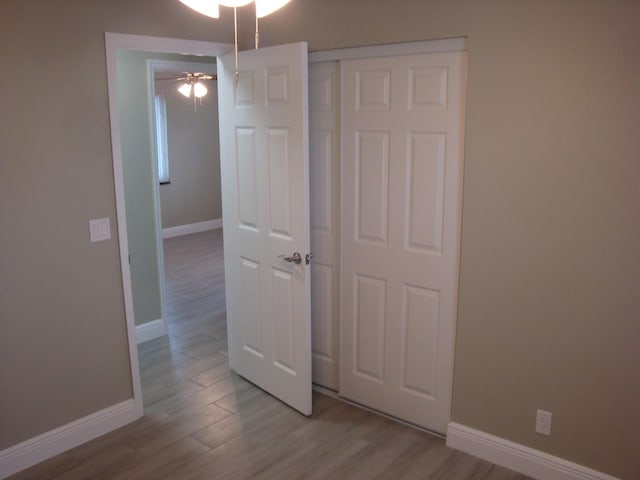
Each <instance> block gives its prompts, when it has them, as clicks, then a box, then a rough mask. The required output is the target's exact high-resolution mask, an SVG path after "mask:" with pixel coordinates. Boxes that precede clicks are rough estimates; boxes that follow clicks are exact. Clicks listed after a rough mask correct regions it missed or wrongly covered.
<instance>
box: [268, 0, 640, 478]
mask: <svg viewBox="0 0 640 480" xmlns="http://www.w3.org/2000/svg"><path fill="white" fill-rule="evenodd" d="M456 36H467V37H468V42H469V43H468V45H469V57H468V58H469V74H468V87H467V89H468V93H467V95H468V97H467V122H466V155H465V180H464V212H463V225H462V232H463V233H462V258H461V260H462V265H461V277H460V299H459V312H458V313H459V315H458V329H457V345H456V357H455V380H454V392H453V394H454V401H453V420H454V421H456V422H459V423H462V424H465V425H468V426H471V427H473V428H477V429H480V430H483V431H486V432H489V433H491V434H495V435H498V436H500V437H504V438H507V439H509V440H513V441H515V442H518V443H521V444H524V445H528V446H530V447H533V448H536V449H540V450H542V451H545V452H549V453H552V454H554V455H558V456H560V457H564V458H566V459H569V460H572V461H575V462H577V463H580V464H583V465H587V466H589V467H592V468H595V469H597V470H601V471H604V472H607V473H609V474H613V475H616V476H619V477H621V478H625V479H635V478H640V460H639V459H638V458H639V457H638V455H637V448H636V447H637V445H640V408H639V405H640V302H638V300H637V299H638V292H637V291H638V288H639V286H640V214H639V211H640V210H639V209H640V186H639V184H640V135H638V128H639V126H640V2H638V1H637V0H630V1H618V0H612V1H606V2H603V1H597V0H592V1H589V0H580V1H579V0H560V1H559V0H529V1H524V0H519V1H513V0H510V1H506V0H431V1H427V0H402V1H393V2H392V1H371V0H350V1H347V2H345V1H342V0H323V1H319V0H318V1H316V0H297V1H294V2H292V3H291V4H290V5H288V6H287V7H286V8H285V9H283V10H282V11H280V12H278V13H277V14H274V15H273V16H271V17H267V18H266V19H264V20H263V21H262V22H261V40H262V43H263V44H265V45H266V44H277V43H283V42H289V41H294V40H307V41H308V42H309V48H310V50H322V49H328V48H339V47H348V46H356V45H364V44H379V43H386V42H400V41H409V40H423V39H430V38H446V37H456ZM536 408H543V409H546V410H550V411H552V412H553V436H552V437H543V436H539V435H536V434H535V433H534V422H535V412H536ZM632 445H633V446H634V447H631V446H632ZM625 446H626V447H625Z"/></svg>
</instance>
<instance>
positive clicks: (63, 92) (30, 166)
mask: <svg viewBox="0 0 640 480" xmlns="http://www.w3.org/2000/svg"><path fill="white" fill-rule="evenodd" d="M223 15H224V18H222V19H221V20H220V21H217V22H216V21H213V20H206V19H204V18H201V17H200V16H198V15H197V14H192V13H191V12H190V11H189V10H188V9H186V8H185V7H183V6H182V5H181V4H180V3H179V2H177V1H172V0H171V1H169V0H166V1H157V0H137V1H135V2H131V1H128V0H114V1H109V2H104V1H99V0H86V1H82V2H78V1H72V0H61V1H56V2H50V1H47V0H2V2H0V54H1V57H2V59H3V60H2V61H3V65H4V67H3V69H2V72H3V74H2V75H0V105H1V106H0V392H1V393H0V450H1V449H4V448H7V447H9V446H11V445H15V444H17V443H19V442H21V441H24V440H27V439H29V438H32V437H34V436H36V435H38V434H41V433H44V432H47V431H49V430H51V429H53V428H56V427H59V426H61V425H64V424H66V423H69V422H71V421H73V420H77V419H79V418H81V417H84V416H86V415H89V414H91V413H93V412H96V411H98V410H100V409H103V408H106V407H108V406H111V405H114V404H116V403H118V402H120V401H123V400H126V399H128V398H131V396H132V389H131V378H130V373H129V354H128V347H127V340H126V327H125V317H124V300H123V294H122V281H121V277H120V260H119V252H118V245H117V240H116V239H117V230H116V217H115V214H116V210H115V197H114V182H113V164H112V158H111V143H110V141H111V140H110V135H109V111H108V99H107V78H106V62H105V45H104V32H105V31H111V32H121V33H135V34H143V35H157V36H166V37H175V38H190V39H195V40H211V41H230V40H231V39H232V38H233V32H232V17H230V16H229V14H228V12H223ZM101 217H109V218H110V220H111V230H112V239H111V240H109V241H106V242H100V243H94V244H92V243H90V242H89V226H88V223H89V220H91V219H93V218H101Z"/></svg>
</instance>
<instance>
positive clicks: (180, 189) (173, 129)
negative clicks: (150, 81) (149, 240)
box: [156, 74, 222, 228]
mask: <svg viewBox="0 0 640 480" xmlns="http://www.w3.org/2000/svg"><path fill="white" fill-rule="evenodd" d="M160 76H161V77H163V76H166V75H164V74H160ZM217 87H218V85H217V82H215V81H211V82H207V88H208V89H209V93H208V94H207V95H206V96H205V97H204V98H203V99H202V103H200V102H199V101H198V104H197V108H196V109H195V110H194V106H193V100H192V99H187V98H185V97H184V96H183V95H181V94H180V93H178V91H177V85H176V84H175V82H167V81H156V93H159V94H163V95H164V96H165V99H166V103H167V137H168V139H167V144H168V145H167V148H168V150H169V172H170V176H171V183H170V184H167V185H161V186H160V203H161V207H162V227H163V228H167V227H176V226H180V225H189V224H191V223H197V222H204V221H207V220H215V219H219V218H222V198H221V196H220V146H219V142H218V94H217V93H218V90H217Z"/></svg>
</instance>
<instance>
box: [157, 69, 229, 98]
mask: <svg viewBox="0 0 640 480" xmlns="http://www.w3.org/2000/svg"><path fill="white" fill-rule="evenodd" d="M217 79H218V76H217V75H211V74H209V73H201V72H182V73H178V74H175V75H171V76H170V77H167V78H156V80H168V81H174V82H182V85H180V87H179V88H178V91H179V92H180V93H181V94H182V95H184V96H185V97H187V98H189V97H191V94H192V93H193V97H194V99H195V98H202V97H204V96H205V95H206V94H207V91H208V90H207V87H206V86H205V85H204V82H205V81H208V80H217Z"/></svg>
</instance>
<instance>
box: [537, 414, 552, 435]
mask: <svg viewBox="0 0 640 480" xmlns="http://www.w3.org/2000/svg"><path fill="white" fill-rule="evenodd" d="M552 418H553V414H552V413H551V412H547V411H545V410H538V412H537V414H536V433H539V434H540V435H549V436H550V435H551V420H552Z"/></svg>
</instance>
